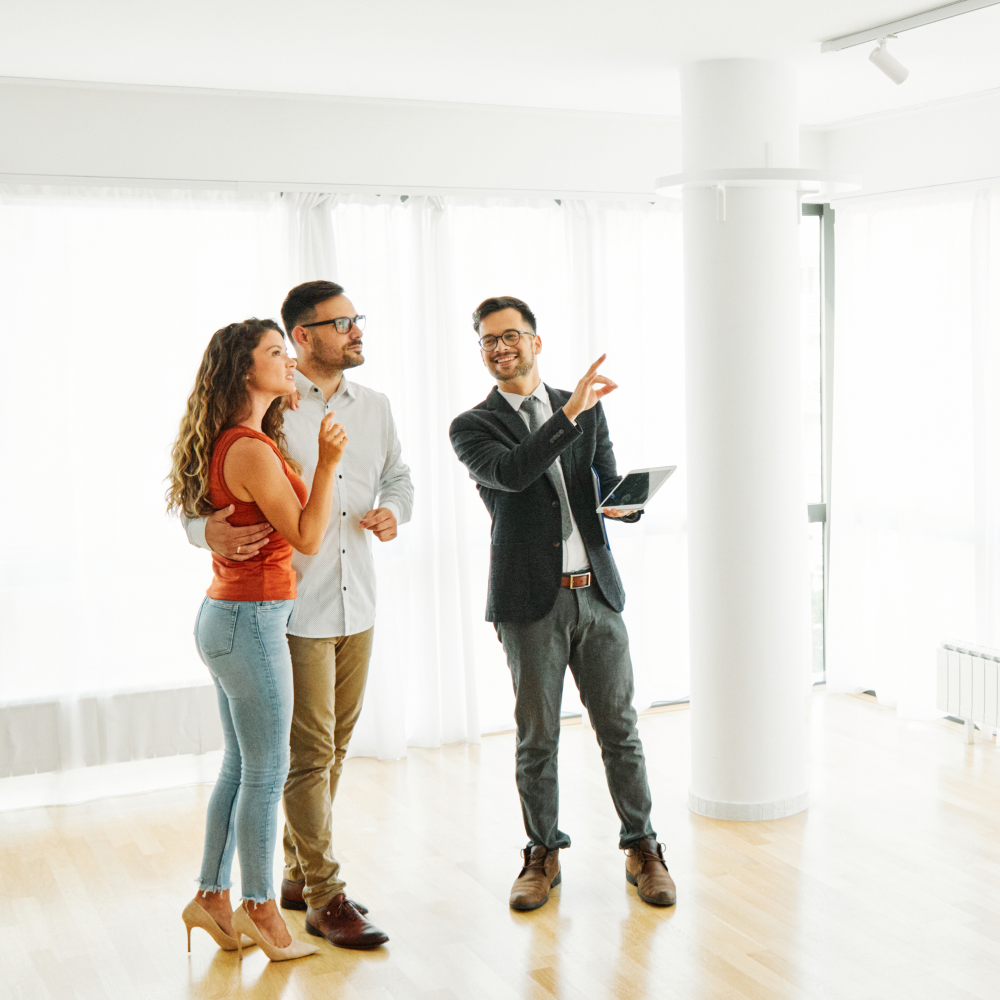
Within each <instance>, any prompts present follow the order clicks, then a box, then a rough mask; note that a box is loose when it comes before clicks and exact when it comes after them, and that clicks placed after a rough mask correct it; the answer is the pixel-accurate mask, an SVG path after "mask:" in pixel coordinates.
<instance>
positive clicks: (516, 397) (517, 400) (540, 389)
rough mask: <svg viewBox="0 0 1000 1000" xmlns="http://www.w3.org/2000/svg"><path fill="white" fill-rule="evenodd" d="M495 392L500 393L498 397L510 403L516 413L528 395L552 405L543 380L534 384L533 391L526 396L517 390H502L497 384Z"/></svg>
mask: <svg viewBox="0 0 1000 1000" xmlns="http://www.w3.org/2000/svg"><path fill="white" fill-rule="evenodd" d="M497 392H498V393H499V394H500V398H501V399H503V400H505V401H506V402H507V403H509V404H510V407H511V409H512V410H516V411H517V412H518V413H520V412H521V403H523V402H524V400H526V399H527V398H528V396H534V397H535V398H536V399H540V400H541V401H542V402H544V403H548V404H549V405H550V406H551V405H552V401H551V400H550V399H549V395H548V391H547V386H546V385H545V383H544V382H539V383H538V385H536V386H535V389H534V391H533V392H529V393H528V396H522V395H521V394H520V393H519V392H504V391H503V389H501V388H500V386H497Z"/></svg>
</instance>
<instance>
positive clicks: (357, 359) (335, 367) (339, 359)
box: [312, 349, 365, 375]
mask: <svg viewBox="0 0 1000 1000" xmlns="http://www.w3.org/2000/svg"><path fill="white" fill-rule="evenodd" d="M312 363H313V365H314V366H315V367H316V368H317V369H319V371H321V372H322V373H323V374H324V375H335V374H336V373H337V372H342V371H346V370H347V369H348V368H357V367H358V365H363V364H364V363H365V356H364V355H363V354H361V353H351V354H348V353H347V352H346V351H344V350H340V351H328V350H326V349H320V350H319V351H313V356H312Z"/></svg>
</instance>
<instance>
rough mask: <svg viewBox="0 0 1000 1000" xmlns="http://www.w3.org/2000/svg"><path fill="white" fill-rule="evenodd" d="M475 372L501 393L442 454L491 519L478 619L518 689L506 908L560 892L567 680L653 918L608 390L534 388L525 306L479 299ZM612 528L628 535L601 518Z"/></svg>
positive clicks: (656, 858)
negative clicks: (604, 493)
mask: <svg viewBox="0 0 1000 1000" xmlns="http://www.w3.org/2000/svg"><path fill="white" fill-rule="evenodd" d="M472 322H473V327H474V328H475V330H476V332H477V334H478V335H479V346H480V350H481V352H482V358H483V364H485V366H486V368H487V369H488V370H489V372H490V374H491V375H492V376H493V377H494V378H495V379H496V380H497V383H498V386H497V387H495V388H494V389H493V391H492V392H491V393H490V394H489V396H487V397H486V399H485V400H483V402H482V403H480V404H479V405H478V406H475V407H473V408H472V409H471V410H467V411H466V412H465V413H463V414H461V415H460V416H458V417H456V418H455V419H454V420H453V421H452V424H451V443H452V446H453V447H454V449H455V453H456V454H457V455H458V457H459V459H460V460H461V461H462V463H463V464H464V465H465V466H466V467H467V468H468V470H469V475H470V477H471V478H472V479H473V480H474V482H475V483H476V486H477V488H478V490H479V494H480V496H481V497H482V498H483V503H485V504H486V507H487V509H488V510H489V512H490V516H491V517H492V519H493V529H492V545H491V549H490V580H489V594H488V597H487V602H486V619H487V621H491V622H493V623H494V625H495V627H496V630H497V635H498V636H499V638H500V641H501V642H502V643H503V647H504V652H505V653H506V654H507V663H508V666H509V667H510V671H511V676H512V678H513V681H514V694H515V708H514V717H515V720H516V723H517V789H518V793H519V794H520V797H521V811H522V813H523V815H524V826H525V830H526V831H527V834H528V838H529V839H528V846H527V847H526V848H525V849H524V851H523V852H522V854H523V857H524V864H523V867H522V868H521V872H520V874H519V875H518V877H517V879H516V880H515V882H514V886H513V888H512V890H511V896H510V905H511V906H512V907H513V908H514V909H517V910H533V909H536V908H537V907H539V906H541V905H542V904H544V903H545V902H546V901H547V900H548V898H549V889H550V888H551V887H552V886H554V885H557V884H558V883H559V881H560V879H561V878H562V874H561V870H560V866H559V851H560V850H561V849H562V848H565V847H569V845H570V839H569V837H568V836H567V835H566V834H565V833H563V832H562V831H561V830H560V829H559V826H558V820H559V786H558V776H557V775H558V772H557V754H558V751H559V723H560V708H561V704H562V688H563V680H564V677H565V674H566V667H567V665H568V666H569V668H570V670H571V671H572V672H573V677H574V679H575V681H576V684H577V687H578V688H579V690H580V699H581V701H582V702H583V704H584V705H585V706H586V708H587V712H588V714H589V716H590V719H591V722H592V723H593V726H594V731H595V733H596V735H597V741H598V743H599V744H600V747H601V755H602V757H603V759H604V769H605V773H606V775H607V780H608V789H609V791H610V792H611V798H612V800H613V801H614V805H615V809H616V810H617V811H618V816H619V818H620V819H621V833H620V840H619V844H620V846H621V848H622V849H624V850H625V855H626V856H625V877H626V879H627V880H628V881H629V882H630V883H631V884H632V885H636V886H637V887H638V891H639V896H640V898H641V899H643V900H644V901H645V902H647V903H651V904H653V905H655V906H670V905H672V904H673V903H674V901H675V899H676V890H675V887H674V883H673V879H672V878H671V877H670V874H669V872H668V871H667V866H666V864H665V863H664V860H663V845H662V844H658V843H657V841H656V834H655V833H654V831H653V828H652V826H651V824H650V816H649V814H650V809H651V807H652V801H651V798H650V794H649V784H648V782H647V780H646V761H645V758H644V757H643V753H642V743H641V742H640V740H639V734H638V732H637V730H636V712H635V709H634V708H633V707H632V694H633V681H632V661H631V659H630V658H629V652H628V633H627V632H626V630H625V625H624V623H623V621H622V617H621V611H622V609H623V608H624V607H625V591H624V589H623V587H622V582H621V579H620V577H619V576H618V570H617V568H616V566H615V561H614V558H613V557H612V555H611V547H610V545H609V544H608V539H607V534H606V532H605V530H604V523H603V517H602V516H601V515H600V514H598V513H597V505H598V503H599V502H600V500H601V496H599V492H600V490H601V489H609V488H610V487H611V486H612V485H613V484H614V483H615V482H616V481H617V478H618V476H617V471H616V468H615V456H614V452H613V450H612V448H611V440H610V438H609V437H608V425H607V421H606V420H605V417H604V409H603V407H602V406H601V403H600V399H601V398H602V397H603V396H606V395H607V394H608V393H609V392H613V391H614V390H615V389H616V388H617V386H616V385H615V383H614V382H612V381H611V379H609V378H606V377H605V376H603V375H599V374H598V373H597V369H598V367H599V366H600V365H601V363H602V362H603V361H604V356H603V355H602V356H601V357H600V358H599V359H598V360H597V361H596V362H594V364H593V365H591V367H590V369H589V370H588V372H587V374H586V375H584V377H583V378H582V379H581V380H580V382H579V384H578V385H577V387H576V389H574V390H573V392H566V391H564V390H561V389H553V388H551V387H549V386H547V385H543V383H542V382H541V379H540V377H539V373H538V363H537V357H538V355H539V354H540V353H541V350H542V340H541V337H539V335H538V333H537V331H536V323H535V317H534V314H533V313H532V311H531V310H530V309H529V308H528V306H527V305H526V304H525V303H524V302H522V301H521V300H520V299H515V298H511V297H503V298H493V299H487V300H486V301H485V302H483V303H482V304H481V305H480V306H479V308H478V309H476V311H475V312H474V313H473V316H472ZM605 513H606V514H607V515H609V516H613V517H621V518H622V520H626V521H635V520H638V519H639V516H640V514H641V512H639V513H636V514H631V515H628V514H626V513H625V512H624V511H617V510H609V511H606V512H605Z"/></svg>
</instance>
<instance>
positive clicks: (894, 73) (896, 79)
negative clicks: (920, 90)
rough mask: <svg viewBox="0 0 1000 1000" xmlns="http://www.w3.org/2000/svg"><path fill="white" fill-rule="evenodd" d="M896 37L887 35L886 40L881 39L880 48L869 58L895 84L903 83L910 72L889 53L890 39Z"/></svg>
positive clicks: (879, 41)
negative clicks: (888, 44)
mask: <svg viewBox="0 0 1000 1000" xmlns="http://www.w3.org/2000/svg"><path fill="white" fill-rule="evenodd" d="M895 37H896V36H895V35H886V37H885V38H880V39H879V40H878V48H877V49H875V50H874V51H873V52H872V54H871V55H870V56H869V57H868V58H869V59H870V60H871V61H872V62H873V63H875V65H876V66H878V68H879V69H880V70H882V72H883V73H885V75H886V76H887V77H889V79H890V80H892V82H893V83H896V84H899V83H902V82H903V81H904V80H905V79H906V78H907V77H908V76H909V75H910V71H909V70H908V69H907V68H906V67H905V66H904V65H903V64H902V63H901V62H900V61H899V60H898V59H897V58H896V57H895V56H894V55H892V54H891V53H890V52H889V49H888V48H887V47H886V46H887V43H888V41H889V39H890V38H895Z"/></svg>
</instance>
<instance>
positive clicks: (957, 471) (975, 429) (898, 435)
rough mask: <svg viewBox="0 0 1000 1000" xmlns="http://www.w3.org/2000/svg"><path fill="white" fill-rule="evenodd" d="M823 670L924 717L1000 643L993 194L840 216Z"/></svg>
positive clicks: (845, 209)
mask: <svg viewBox="0 0 1000 1000" xmlns="http://www.w3.org/2000/svg"><path fill="white" fill-rule="evenodd" d="M836 225H837V228H836V240H837V302H836V306H837V313H836V315H837V329H836V348H835V374H834V415H833V446H832V459H833V477H832V496H831V507H830V514H831V522H830V604H829V618H828V622H827V650H828V654H827V671H828V672H827V677H828V681H829V683H830V685H831V687H833V688H835V689H840V690H862V689H874V690H875V692H876V694H877V695H878V697H879V700H880V701H882V702H883V703H885V704H890V705H896V706H897V708H898V711H899V712H900V714H901V715H903V716H905V717H909V718H926V717H932V716H934V715H937V714H940V713H937V712H936V709H935V649H936V647H937V645H938V644H939V643H940V642H941V641H943V640H945V641H946V640H949V639H951V640H956V639H957V640H965V641H967V642H973V643H982V644H985V645H992V646H997V645H1000V606H998V598H1000V507H998V505H1000V345H998V338H1000V312H998V310H1000V244H998V242H997V241H998V239H1000V189H990V190H981V191H978V192H977V191H964V192H952V193H947V194H927V195H922V196H917V197H907V198H894V199H885V200H874V201H870V202H859V203H845V204H842V205H840V206H838V208H837V223H836Z"/></svg>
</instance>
